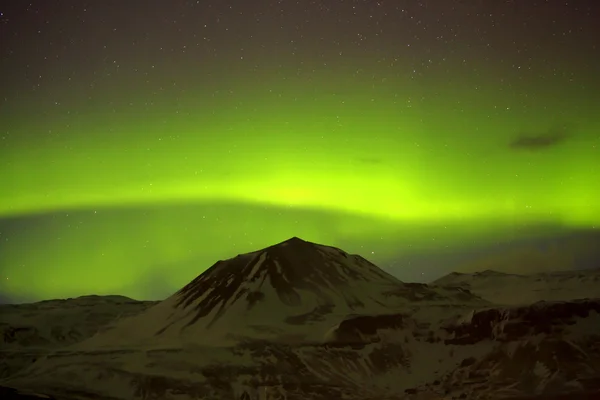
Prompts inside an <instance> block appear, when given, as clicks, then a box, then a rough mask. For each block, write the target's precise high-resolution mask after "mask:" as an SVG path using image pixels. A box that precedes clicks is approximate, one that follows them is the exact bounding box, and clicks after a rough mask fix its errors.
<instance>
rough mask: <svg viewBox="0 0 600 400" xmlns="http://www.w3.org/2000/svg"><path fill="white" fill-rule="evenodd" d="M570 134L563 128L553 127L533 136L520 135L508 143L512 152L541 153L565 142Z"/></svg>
mask: <svg viewBox="0 0 600 400" xmlns="http://www.w3.org/2000/svg"><path fill="white" fill-rule="evenodd" d="M571 135H572V133H571V132H570V131H569V130H568V129H567V127H565V126H559V127H553V128H550V129H548V130H546V131H544V132H538V133H535V134H527V133H521V134H519V136H517V137H516V138H515V139H514V140H513V141H511V142H510V143H509V147H510V148H511V149H513V150H529V151H543V150H547V149H549V148H552V147H556V146H558V145H561V144H563V143H564V142H566V141H567V140H568V139H569V137H570V136H571Z"/></svg>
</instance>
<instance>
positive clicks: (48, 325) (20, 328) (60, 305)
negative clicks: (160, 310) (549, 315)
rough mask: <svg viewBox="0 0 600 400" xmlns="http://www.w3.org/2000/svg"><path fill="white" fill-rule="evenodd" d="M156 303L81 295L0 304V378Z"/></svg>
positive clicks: (117, 297)
mask: <svg viewBox="0 0 600 400" xmlns="http://www.w3.org/2000/svg"><path fill="white" fill-rule="evenodd" d="M156 303H157V302H151V301H136V300H132V299H130V298H127V297H124V296H83V297H78V298H74V299H60V300H47V301H41V302H37V303H25V304H0V378H1V377H3V376H8V375H10V374H11V373H13V372H14V371H17V370H19V369H21V368H23V367H25V366H27V365H29V364H31V363H32V362H33V361H35V360H36V359H37V358H39V357H41V356H43V355H45V354H47V353H48V352H49V351H51V350H53V349H56V348H60V347H63V346H66V345H70V344H73V343H77V342H79V341H81V340H84V339H87V338H89V337H90V336H93V335H94V334H95V333H97V332H98V331H101V330H103V329H108V328H109V327H110V325H111V324H112V323H114V322H115V321H117V320H119V319H120V318H126V317H129V316H131V315H135V314H137V313H139V312H141V311H143V310H145V309H147V308H148V307H150V306H152V305H154V304H156Z"/></svg>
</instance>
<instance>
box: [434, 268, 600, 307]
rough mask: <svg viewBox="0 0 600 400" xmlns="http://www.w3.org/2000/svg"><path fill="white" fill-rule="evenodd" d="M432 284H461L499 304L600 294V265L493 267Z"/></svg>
mask: <svg viewBox="0 0 600 400" xmlns="http://www.w3.org/2000/svg"><path fill="white" fill-rule="evenodd" d="M430 286H432V287H446V288H461V289H464V290H468V291H470V292H471V293H473V294H475V295H477V296H480V297H482V298H484V299H486V300H488V301H490V302H492V303H497V304H514V305H519V304H531V303H535V302H536V301H542V300H545V301H566V300H571V299H577V298H579V299H583V298H594V297H600V290H599V287H600V268H596V269H588V270H577V271H558V272H544V273H538V274H530V275H518V274H508V273H503V272H497V271H492V270H486V271H482V272H475V273H468V274H467V273H458V272H453V273H450V274H448V275H446V276H443V277H441V278H439V279H437V280H435V281H433V282H431V283H430Z"/></svg>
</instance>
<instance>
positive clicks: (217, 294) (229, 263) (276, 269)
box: [82, 238, 483, 347]
mask: <svg viewBox="0 0 600 400" xmlns="http://www.w3.org/2000/svg"><path fill="white" fill-rule="evenodd" d="M465 296H466V297H465ZM419 300H420V301H427V302H430V303H432V302H433V303H435V302H438V303H439V302H442V303H447V302H452V301H459V302H461V303H462V302H465V301H469V300H470V301H474V302H476V303H482V302H483V301H482V300H481V299H479V298H477V297H476V296H473V295H470V294H469V293H467V292H465V291H463V290H461V289H458V290H452V289H445V288H442V289H439V290H432V289H430V288H428V287H427V286H426V285H407V284H404V283H403V282H401V281H399V280H398V279H396V278H394V277H393V276H391V275H389V274H387V273H386V272H384V271H383V270H381V269H380V268H378V267H377V266H375V265H374V264H372V263H370V262H369V261H367V260H365V259H364V258H362V257H360V256H357V255H350V254H347V253H346V252H344V251H342V250H340V249H337V248H334V247H330V246H324V245H319V244H315V243H311V242H306V241H304V240H301V239H299V238H291V239H289V240H286V241H284V242H282V243H279V244H276V245H274V246H271V247H267V248H265V249H262V250H259V251H255V252H252V253H248V254H240V255H238V256H236V257H234V258H232V259H229V260H225V261H219V262H217V263H216V264H214V265H213V266H212V267H211V268H209V269H208V270H207V271H206V272H204V273H203V274H201V275H200V276H198V277H197V278H196V279H194V280H193V281H192V282H190V283H189V284H188V285H186V286H185V287H183V288H182V289H181V290H180V291H178V292H177V293H175V294H174V295H173V296H171V297H169V298H168V299H166V300H165V301H163V302H161V303H160V304H158V305H156V306H155V307H152V308H151V309H149V310H147V311H146V312H144V313H142V314H140V315H137V316H136V317H135V318H131V319H127V320H124V321H122V322H120V323H119V324H118V326H116V327H115V329H112V330H111V331H109V332H105V333H102V334H100V335H96V336H94V337H93V338H91V339H89V340H87V341H85V342H84V343H82V346H90V347H97V346H111V345H113V344H114V343H119V345H123V344H125V343H128V344H136V345H140V344H142V345H148V346H169V345H171V344H172V343H174V342H175V343H178V344H181V343H182V342H189V343H195V342H196V341H197V338H198V337H199V336H201V337H202V338H203V341H204V343H207V342H210V343H211V344H213V345H217V344H219V345H227V344H231V343H235V342H237V341H239V340H243V339H245V338H252V339H264V340H269V341H285V342H289V341H301V342H306V341H315V340H317V341H318V340H321V338H322V332H323V331H325V330H327V329H329V328H330V327H331V326H332V325H334V324H335V323H337V322H338V321H339V320H340V319H341V318H344V317H346V316H347V315H350V314H381V313H390V312H393V311H394V310H397V309H398V308H399V307H401V306H403V305H406V304H408V303H409V302H415V301H419Z"/></svg>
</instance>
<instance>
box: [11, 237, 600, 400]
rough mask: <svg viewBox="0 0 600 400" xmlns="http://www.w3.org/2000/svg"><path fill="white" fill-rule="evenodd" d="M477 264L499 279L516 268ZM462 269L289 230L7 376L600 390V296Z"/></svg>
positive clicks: (196, 394)
mask: <svg viewBox="0 0 600 400" xmlns="http://www.w3.org/2000/svg"><path fill="white" fill-rule="evenodd" d="M479 275H480V276H478V278H477V279H485V280H486V282H488V285H489V286H494V284H493V283H494V281H495V280H503V279H506V277H505V274H498V273H495V272H493V271H485V272H483V273H480V274H479ZM456 279H458V278H457V277H456V276H453V277H449V278H447V279H446V280H445V281H444V280H442V281H440V282H438V284H436V285H431V286H430V285H425V284H414V283H404V282H401V281H399V280H397V279H396V278H394V277H392V276H391V275H389V274H387V273H385V272H384V271H382V270H381V269H379V268H378V267H376V266H375V265H373V264H372V263H370V262H369V261H367V260H365V259H364V258H362V257H360V256H357V255H350V254H348V253H346V252H344V251H342V250H340V249H337V248H334V247H330V246H324V245H320V244H315V243H310V242H306V241H303V240H301V239H298V238H292V239H290V240H287V241H285V242H282V243H279V244H276V245H274V246H271V247H268V248H265V249H261V250H258V251H255V252H252V253H248V254H242V255H238V256H236V257H234V258H232V259H229V260H224V261H219V262H217V263H216V264H215V265H213V266H212V267H211V268H209V269H208V270H206V272H204V273H203V274H201V275H200V276H198V277H197V278H196V279H194V280H193V281H192V282H190V283H189V284H188V285H186V286H185V287H183V288H182V289H181V290H180V291H178V292H177V293H175V294H174V295H173V296H171V297H169V298H167V299H165V300H164V301H162V302H159V303H157V304H149V305H143V306H142V305H140V306H139V308H138V309H137V311H135V312H131V313H130V315H129V316H128V317H126V318H120V319H115V317H112V318H107V319H109V322H108V325H106V326H104V327H99V328H94V329H90V330H89V331H86V332H88V333H87V334H86V335H84V336H82V337H80V338H78V339H77V340H73V341H71V342H70V343H68V344H65V345H60V346H59V345H58V344H56V342H54V343H55V345H53V346H52V347H47V348H46V349H45V353H43V354H42V353H40V354H39V355H38V356H37V357H36V359H35V360H31V359H28V358H27V356H23V357H22V358H21V359H20V360H21V361H22V363H21V366H20V367H19V368H13V369H11V370H10V371H9V372H8V373H5V374H4V378H3V379H2V380H0V385H3V386H5V387H8V388H14V390H17V389H18V390H20V391H21V392H25V390H27V391H29V392H33V393H43V394H45V395H48V396H52V398H54V399H56V400H71V399H73V400H75V399H77V400H86V399H114V400H126V399H127V400H129V399H179V400H185V399H246V400H250V399H276V398H278V399H283V398H285V399H289V400H296V399H297V400H301V399H302V400H304V399H349V400H354V399H356V400H358V399H360V400H364V399H384V400H392V399H422V400H425V399H481V400H483V399H489V400H500V399H513V400H516V399H536V400H542V399H550V398H554V399H557V400H558V399H560V398H561V397H560V396H571V397H569V398H585V397H584V396H592V395H595V394H598V395H600V384H598V383H597V382H600V318H599V315H600V300H598V299H579V300H578V299H577V298H578V296H579V295H578V294H577V293H573V294H574V296H573V297H571V298H569V299H564V301H543V302H537V303H533V304H520V305H518V306H517V305H510V304H494V303H492V302H490V301H489V300H485V299H482V298H481V297H479V296H477V295H476V294H474V293H472V292H471V291H470V290H469V289H468V288H466V287H464V285H463V286H461V285H458V284H457V282H458V281H457V280H456ZM590 282H592V283H593V282H597V281H594V280H593V279H591V280H590ZM439 283H445V284H444V285H441V284H439ZM592 283H590V285H591V284H592ZM597 288H598V289H600V284H597ZM565 293H566V292H565ZM597 293H600V291H597ZM105 301H111V300H105ZM31 307H32V308H35V307H36V305H35V304H34V305H31ZM115 308H116V309H118V307H115ZM113 315H114V314H113ZM2 318H3V317H2V316H0V320H1V319H2ZM24 318H26V317H24ZM77 323H80V322H79V321H78V322H77ZM92 331H94V332H95V333H89V332H92ZM12 351H13V353H12V355H13V356H14V358H15V359H16V358H18V357H19V356H20V355H23V354H26V352H27V351H28V348H27V347H26V346H25V345H23V346H22V347H20V348H18V349H17V348H15V349H13V350H12ZM3 352H4V348H2V349H0V354H2V353H3ZM6 354H8V352H4V354H3V356H4V357H6ZM4 390H5V393H9V394H10V395H11V396H13V398H19V397H18V396H20V395H19V394H18V393H17V392H15V391H14V390H13V391H11V390H12V389H4ZM0 393H2V392H1V391H0ZM563 398H565V397H563ZM590 398H591V397H590Z"/></svg>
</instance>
